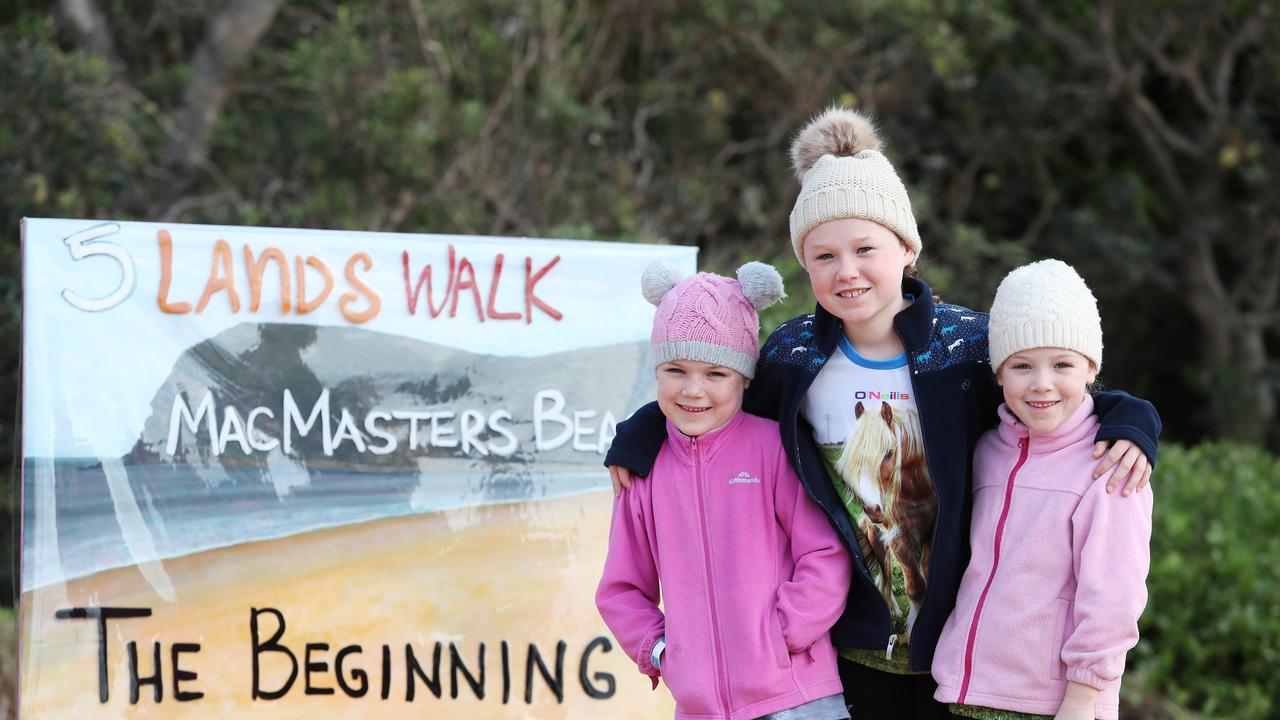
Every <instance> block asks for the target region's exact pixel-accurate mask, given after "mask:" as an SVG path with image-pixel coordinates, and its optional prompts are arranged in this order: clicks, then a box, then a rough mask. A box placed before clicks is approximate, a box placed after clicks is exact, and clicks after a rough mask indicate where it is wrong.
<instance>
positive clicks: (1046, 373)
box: [996, 347, 1098, 435]
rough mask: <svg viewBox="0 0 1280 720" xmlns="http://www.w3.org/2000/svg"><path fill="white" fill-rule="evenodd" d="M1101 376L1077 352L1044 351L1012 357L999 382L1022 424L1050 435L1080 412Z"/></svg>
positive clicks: (1006, 401)
mask: <svg viewBox="0 0 1280 720" xmlns="http://www.w3.org/2000/svg"><path fill="white" fill-rule="evenodd" d="M1097 375H1098V371H1097V369H1096V368H1095V367H1094V364H1093V361H1091V360H1089V359H1088V358H1086V357H1085V356H1084V355H1081V354H1080V353H1078V352H1076V351H1074V350H1066V349H1063V348H1053V347H1040V348H1032V349H1030V350H1021V351H1019V352H1016V353H1014V354H1012V355H1010V356H1009V357H1008V358H1007V359H1006V360H1005V361H1004V362H1003V363H1001V364H1000V371H999V372H997V373H996V382H997V383H998V384H999V385H1000V387H1001V388H1003V390H1004V401H1005V403H1006V404H1007V405H1008V406H1009V409H1010V410H1011V411H1013V414H1014V415H1017V416H1018V419H1019V420H1021V421H1022V424H1023V425H1026V426H1027V427H1028V428H1030V430H1031V431H1032V432H1034V433H1037V434H1040V435H1046V434H1049V433H1052V432H1053V431H1054V430H1057V429H1058V428H1059V427H1060V426H1061V425H1062V423H1064V422H1066V421H1067V418H1069V417H1071V415H1072V414H1073V413H1075V411H1076V410H1077V409H1079V407H1080V403H1082V402H1084V395H1085V393H1086V392H1088V386H1089V383H1091V382H1093V381H1094V378H1096V377H1097Z"/></svg>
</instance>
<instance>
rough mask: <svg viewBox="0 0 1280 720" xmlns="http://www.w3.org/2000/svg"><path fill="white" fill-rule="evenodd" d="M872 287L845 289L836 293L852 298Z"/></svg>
mask: <svg viewBox="0 0 1280 720" xmlns="http://www.w3.org/2000/svg"><path fill="white" fill-rule="evenodd" d="M870 289H871V288H862V289H861V290H845V291H844V292H838V293H836V295H839V296H840V297H842V298H845V299H848V300H852V299H853V298H856V297H858V296H860V295H863V294H865V293H866V292H867V291H868V290H870Z"/></svg>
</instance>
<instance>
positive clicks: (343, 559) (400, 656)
mask: <svg viewBox="0 0 1280 720" xmlns="http://www.w3.org/2000/svg"><path fill="white" fill-rule="evenodd" d="M611 501H612V498H611V495H610V493H609V492H607V491H604V492H592V493H587V494H582V495H577V496H573V497H565V498H558V499H554V500H546V501H541V502H526V503H514V504H507V505H487V506H481V507H472V508H463V509H459V510H452V511H447V512H440V513H431V514H424V515H416V516H410V517H399V518H392V519H387V520H379V521H374V522H369V523H364V524H360V525H353V526H346V527H340V528H334V529H329V530H321V531H315V532H310V533H305V534H301V535H295V536H291V537H286V538H282V539H277V540H269V541H264V542H255V543H247V544H243V545H238V546H234V547H229V548H222V549H218V550H211V551H206V552H200V553H196V554H193V555H188V556H185V557H181V558H177V559H171V560H166V561H164V562H163V563H157V564H155V565H154V566H153V567H152V568H150V569H148V571H147V576H146V577H144V574H143V572H141V571H140V570H139V568H137V567H127V568H121V569H117V570H110V571H106V572H101V573H98V574H96V575H92V576H89V577H85V578H81V579H78V580H74V581H71V582H68V583H65V584H59V585H54V586H50V587H45V588H41V589H38V590H35V591H31V592H27V593H24V595H23V597H22V615H23V617H22V623H23V637H24V638H35V641H34V642H30V643H27V644H26V646H24V647H23V649H22V654H23V657H22V663H23V666H22V667H23V680H22V695H21V710H22V715H23V716H24V717H39V718H76V719H77V720H79V719H81V718H86V717H94V718H112V717H165V718H170V717H172V718H211V717H218V718H231V717H270V718H307V719H308V720H314V719H316V718H330V717H367V718H383V717H386V718H403V717H408V716H417V717H440V718H455V717H456V718H522V717H528V718H558V717H565V718H601V717H610V718H655V717H671V716H672V714H673V705H672V702H671V698H670V695H669V693H668V692H667V691H666V689H665V687H660V688H659V689H658V690H657V691H651V690H650V689H649V682H648V679H647V678H645V677H644V676H642V675H640V674H639V673H638V672H636V670H635V667H634V665H633V663H632V662H631V661H630V660H629V659H628V658H627V657H626V656H625V655H624V654H623V653H622V651H621V650H620V648H618V646H617V644H616V643H614V642H613V641H612V638H611V637H609V634H608V631H607V630H606V629H605V627H604V623H603V622H602V621H601V620H600V617H599V614H598V613H597V612H596V609H595V605H594V603H593V596H594V593H595V586H596V581H597V579H598V575H599V571H600V568H601V567H602V565H603V562H604V555H605V550H606V548H605V538H607V537H608V526H609V518H610V506H611ZM157 573H160V574H162V575H163V576H167V578H168V580H169V581H170V583H171V585H172V587H173V590H174V593H175V595H176V602H166V601H165V600H163V599H162V598H161V596H160V595H159V594H158V593H157V591H156V590H155V589H153V586H152V582H153V581H154V580H155V578H156V577H157ZM147 577H150V578H151V580H148V579H147ZM73 606H76V607H87V606H111V607H143V608H151V610H152V611H153V614H152V615H151V616H150V617H145V618H135V619H124V620H113V621H111V623H110V625H109V626H108V658H107V669H108V672H109V677H110V682H109V686H108V690H109V695H110V698H109V701H108V702H107V703H106V704H102V703H100V702H99V697H98V692H99V688H98V650H99V642H98V627H97V623H96V621H94V620H69V619H55V618H54V614H55V612H56V611H57V610H59V609H63V608H68V607H73ZM253 608H257V609H259V610H261V609H264V608H274V609H276V610H278V611H279V613H280V615H282V616H283V617H284V619H285V621H286V623H287V626H286V629H285V631H284V634H283V635H282V636H281V637H280V638H279V641H278V642H279V644H280V645H283V646H285V647H287V648H288V649H289V650H290V651H292V652H293V654H294V656H295V657H296V660H297V664H298V675H297V677H296V678H295V679H294V681H293V683H292V686H291V687H290V688H289V689H288V691H287V692H285V693H284V695H283V696H282V697H281V698H280V699H275V700H267V699H262V698H259V699H258V700H256V701H255V700H254V699H253V697H252V692H253V675H252V669H253V659H254V653H253V642H252V638H251V633H250V617H251V610H252V609H253ZM276 617H277V616H276V615H275V614H272V613H261V614H259V616H258V623H259V642H260V643H262V644H266V643H267V642H268V641H269V640H270V639H271V637H272V636H273V635H275V633H276V632H277V630H278V628H279V623H278V621H277V619H276ZM601 636H604V637H609V640H610V643H611V646H612V649H611V650H610V651H608V652H605V651H603V648H602V647H600V646H599V645H597V646H596V647H595V648H594V650H592V651H591V652H590V653H589V654H587V655H586V659H585V669H586V675H587V678H588V680H589V681H590V682H589V684H590V685H592V686H594V687H595V688H596V689H598V690H599V691H607V690H608V681H607V679H605V678H603V677H602V676H600V675H599V674H601V673H607V674H609V675H612V676H613V678H614V681H615V682H616V691H615V693H614V694H613V696H612V697H610V698H608V699H606V700H599V699H593V698H591V697H589V695H588V692H587V691H586V690H585V689H584V686H583V683H582V682H581V680H580V677H579V676H580V670H581V669H582V667H583V666H584V660H583V656H584V651H586V650H587V649H588V646H589V645H590V644H591V642H592V641H593V640H594V639H595V638H597V637H601ZM504 640H505V641H506V642H507V645H508V657H509V660H508V663H507V664H506V667H507V669H508V671H509V697H508V699H507V702H506V704H503V694H504V692H503V690H504V688H503V685H504V683H503V675H504V673H503V662H502V655H501V642H502V641H504ZM129 641H136V642H137V647H138V655H139V660H138V664H139V666H140V673H139V674H140V675H142V676H144V677H146V676H149V675H152V674H153V672H154V667H155V666H154V660H153V656H152V647H153V645H152V644H153V643H154V642H156V641H159V642H160V643H161V648H162V649H161V667H162V681H163V698H162V700H161V702H160V703H158V704H157V703H156V702H155V701H154V698H153V692H154V690H153V685H143V686H142V687H141V697H140V700H139V701H138V703H137V704H136V705H132V704H130V702H129V700H130V674H129V658H128V653H127V652H126V643H127V642H129ZM558 641H564V642H565V647H566V649H565V653H564V666H563V696H564V700H563V702H562V703H558V702H557V700H556V697H555V695H554V694H553V692H552V690H551V688H550V686H549V684H548V683H547V682H546V681H545V680H544V679H543V676H542V674H541V672H539V670H538V669H536V666H535V669H534V671H533V675H532V678H533V682H532V703H531V704H527V703H526V702H525V693H526V682H525V681H526V665H527V663H526V658H527V653H528V648H529V645H530V643H532V644H533V645H534V646H536V648H537V650H538V652H539V653H540V655H541V657H542V658H543V660H544V662H545V664H546V667H547V668H548V670H549V671H550V672H552V673H554V669H555V659H556V647H557V642H558ZM183 642H186V643H199V644H200V650H199V651H198V652H193V653H191V652H189V653H184V654H182V655H181V659H180V661H179V664H180V666H181V668H182V669H183V670H184V671H188V672H194V673H196V674H197V677H196V678H195V679H187V680H183V681H182V682H181V689H182V690H183V691H184V692H203V693H204V696H203V697H202V698H200V699H197V700H192V701H187V702H179V701H177V700H176V699H175V697H174V687H173V677H172V673H173V670H172V662H171V654H170V653H171V646H172V644H173V643H183ZM437 642H439V643H441V648H442V651H441V655H442V657H441V663H440V670H439V673H438V675H436V673H435V672H434V671H433V667H432V654H433V650H434V648H435V646H436V643H437ZM308 643H327V644H328V648H327V649H323V650H322V649H320V648H316V647H313V650H312V655H311V662H312V663H313V664H323V665H324V666H325V669H324V670H319V669H318V668H317V669H316V671H313V672H312V673H310V683H311V686H312V687H313V688H323V689H332V690H333V691H334V693H333V694H328V695H308V694H306V681H307V673H306V670H305V665H306V657H305V655H306V646H307V644H308ZM450 643H452V644H453V645H454V646H455V647H456V649H457V654H458V656H459V658H460V659H461V661H462V664H463V665H464V666H465V668H466V670H467V671H468V672H469V673H470V674H471V675H472V676H474V677H475V678H476V679H477V680H478V679H479V675H480V663H479V652H480V645H481V643H483V644H484V646H485V662H484V673H485V675H484V683H483V687H484V699H483V700H481V699H478V698H477V697H476V694H475V692H474V691H473V690H472V688H471V686H470V685H469V684H468V682H467V679H466V675H465V674H463V673H462V672H458V673H457V674H456V675H457V677H456V690H457V697H456V699H454V698H452V697H451V694H452V692H453V690H454V688H455V682H454V679H453V677H452V675H453V673H451V672H450V670H451V662H450ZM384 644H385V645H387V646H389V647H390V653H389V657H390V669H391V671H390V673H389V681H388V695H389V697H388V699H385V700H384V699H382V697H381V694H382V689H383V683H384V680H383V677H384V673H383V670H382V664H383V662H382V660H383V658H382V653H383V650H382V647H383V645H384ZM406 644H409V645H411V646H412V648H413V654H414V656H415V658H416V660H417V662H418V664H419V665H420V666H421V667H422V669H423V671H424V672H425V673H426V674H427V675H428V676H433V675H436V679H438V680H439V683H440V690H441V697H440V698H439V699H437V698H436V697H435V696H434V695H433V694H432V691H431V689H430V688H429V687H428V684H427V683H426V682H424V681H423V680H422V679H421V678H417V679H416V680H415V682H414V687H415V698H414V700H413V701H412V702H408V701H406V699H405V696H406V687H407V680H406V678H407V675H408V674H409V673H410V670H409V669H408V668H407V664H406V659H405V645H406ZM349 645H360V646H361V648H362V649H361V651H359V652H358V653H357V652H354V651H353V652H349V653H348V654H347V655H346V656H345V658H344V660H343V670H342V677H343V680H344V681H345V682H346V684H347V686H348V687H350V688H351V689H353V690H358V689H359V687H360V685H361V683H360V682H359V679H358V677H357V674H356V673H355V671H356V670H357V669H358V670H362V671H364V673H366V674H367V691H366V694H364V695H363V696H362V697H356V698H353V697H349V696H348V695H347V694H346V693H345V692H344V691H343V689H342V688H341V687H340V685H339V683H338V681H337V675H336V674H335V661H336V658H337V655H338V653H339V651H341V650H342V649H343V648H344V647H345V646H349ZM258 657H259V660H260V663H261V677H260V679H259V689H260V690H262V691H266V692H272V691H280V690H282V689H283V688H284V686H285V683H286V681H287V680H288V677H289V674H290V662H289V659H288V657H287V656H285V655H284V654H283V653H280V652H262V653H260V654H259V656H258Z"/></svg>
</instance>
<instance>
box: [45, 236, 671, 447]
mask: <svg viewBox="0 0 1280 720" xmlns="http://www.w3.org/2000/svg"><path fill="white" fill-rule="evenodd" d="M101 224H102V223H101V222H100V221H92V220H52V219H28V220H26V221H24V226H23V252H24V261H23V273H24V275H23V278H24V294H23V342H24V344H23V383H22V384H23V396H24V401H23V403H24V412H23V455H24V456H25V457H118V456H120V455H122V454H124V453H126V452H128V450H129V449H130V448H131V447H132V445H133V442H134V441H135V440H136V439H137V437H138V433H139V431H140V429H141V427H142V425H143V422H144V421H145V420H146V418H147V416H148V415H149V414H150V413H151V406H150V403H151V400H152V397H153V395H154V393H155V391H156V388H157V387H159V386H160V384H161V383H162V382H164V380H165V378H166V377H168V375H169V373H170V372H171V371H172V370H173V367H174V364H175V362H176V361H177V360H178V358H179V356H180V355H181V354H182V353H183V352H184V351H185V350H187V349H188V348H190V347H192V346H193V345H196V344H197V343H199V342H201V341H203V340H205V339H207V338H210V337H213V336H215V335H217V334H218V333H220V332H222V331H224V330H226V329H228V328H230V327H232V326H235V325H238V324H240V323H244V322H264V323H265V322H286V323H302V324H312V325H333V326H348V327H362V328H364V329H368V330H374V331H378V332H385V333H390V334H395V335H403V336H407V337H412V338H415V339H419V340H423V341H426V342H431V343H437V344H440V345H446V346H450V347H455V348H460V349H465V350H468V351H470V352H474V353H483V354H493V355H506V356H524V357H533V356H539V355H546V354H549V353H554V352H561V351H565V350H571V349H574V348H581V347H597V346H602V345H611V344H615V343H624V342H635V341H638V340H647V338H648V336H649V330H650V326H651V322H652V318H653V306H652V305H649V303H647V302H646V301H645V300H644V299H643V298H642V297H641V296H640V291H639V277H640V274H641V272H642V271H643V270H644V268H645V267H646V266H647V265H648V264H649V263H651V262H653V261H654V260H659V259H665V260H669V261H671V262H672V263H674V264H675V265H676V266H677V267H678V268H680V270H681V271H682V273H684V274H688V273H692V272H693V271H694V269H695V257H696V249H695V248H689V247H682V246H669V245H642V244H628V243H605V242H585V241H574V240H534V239H525V238H504V237H479V236H462V235H426V234H398V233H374V232H346V231H324V230H299V229H278V228H247V227H229V226H213V225H181V224H161V223H141V222H119V223H116V224H115V226H108V227H107V228H105V229H104V230H103V231H102V232H104V233H109V234H105V235H103V236H102V237H98V238H96V239H95V241H94V242H91V243H86V244H81V245H80V246H79V248H80V252H83V251H84V250H86V249H88V250H96V251H98V252H97V254H87V255H82V257H81V258H80V259H76V258H75V257H73V254H74V252H73V251H75V248H74V247H73V246H74V245H75V243H74V242H73V243H71V244H68V243H67V242H66V239H67V238H69V237H73V236H75V235H76V234H77V233H83V232H84V231H85V230H87V229H89V228H93V227H95V226H98V225H101ZM117 228H118V229H117ZM160 230H167V231H168V232H169V233H170V235H171V236H172V240H173V245H172V247H173V254H172V263H171V269H172V270H171V283H170V288H169V292H168V296H167V298H166V299H167V301H168V302H170V303H178V302H186V303H190V304H191V305H192V306H195V305H196V304H197V302H198V301H199V299H200V297H201V294H202V291H203V290H204V288H205V284H206V281H207V280H208V279H209V278H210V273H211V270H212V268H213V251H214V247H215V244H216V243H217V242H218V241H219V240H225V241H227V243H228V244H229V245H230V248H231V259H232V276H233V278H234V283H235V289H236V291H237V293H238V295H239V299H240V309H239V312H236V313H233V312H232V311H231V309H230V304H229V302H228V298H227V294H226V293H225V292H220V293H216V294H214V295H213V296H212V298H211V299H210V301H209V303H208V305H207V307H206V308H205V309H204V311H203V312H201V313H199V314H196V313H194V312H189V313H186V314H166V313H164V312H162V311H161V310H160V308H159V304H158V294H159V291H160V285H161V279H162V268H161V253H160V245H159V242H158V240H157V234H158V232H159V231H160ZM246 245H248V246H249V247H250V248H251V249H252V251H253V253H254V254H255V256H257V255H259V254H261V253H262V252H263V251H264V250H265V249H267V248H268V247H274V248H278V249H280V250H281V251H282V252H283V253H284V254H285V256H287V257H288V258H289V259H290V261H291V266H292V260H293V258H294V256H302V257H304V258H305V257H306V256H314V257H316V258H318V259H319V260H320V261H322V262H323V263H324V264H325V265H327V266H328V268H329V270H330V272H331V273H332V275H333V278H334V289H333V291H332V294H331V295H330V297H329V298H328V300H327V301H326V302H325V303H324V304H323V305H322V306H321V307H319V308H318V309H317V310H315V311H314V312H311V313H309V314H306V315H298V314H297V313H296V308H295V311H291V312H290V313H289V314H283V313H282V312H281V308H280V285H279V281H278V280H277V279H276V278H277V277H278V271H277V269H276V265H275V264H274V263H272V264H271V265H269V266H268V270H267V273H266V275H265V279H264V281H263V285H262V288H263V290H262V302H261V306H260V308H259V310H258V311H257V312H251V311H250V309H249V299H250V298H249V285H248V280H247V274H246V267H245V259H244V247H245V246H246ZM450 245H452V246H453V247H454V249H455V252H456V254H457V260H458V262H459V263H460V262H461V260H462V258H464V257H465V258H467V259H468V260H469V261H470V262H471V264H472V265H473V267H474V269H475V276H476V283H477V285H478V290H479V295H480V300H481V304H482V305H486V306H487V305H488V301H489V293H490V286H491V284H492V277H493V269H494V262H495V258H496V256H497V255H498V254H499V253H501V254H502V255H503V256H504V263H503V268H502V273H501V278H500V281H499V283H498V289H497V291H496V293H495V294H494V297H493V301H494V302H493V307H494V308H495V309H496V310H498V311H499V312H506V313H516V312H518V313H520V314H521V315H522V316H523V315H524V314H525V259H526V257H527V258H529V259H530V263H531V267H532V270H533V272H534V273H536V272H538V270H539V269H541V268H543V267H545V266H546V265H547V264H548V263H550V262H551V260H552V259H553V258H555V257H556V256H559V257H560V261H559V262H558V263H557V264H556V265H555V266H554V267H552V268H551V269H550V270H549V271H548V272H547V273H546V274H545V275H544V277H543V278H542V279H541V280H540V281H538V283H537V284H536V287H535V290H536V295H537V297H539V298H541V299H542V300H543V301H544V302H545V303H547V304H548V305H550V306H551V307H553V308H555V309H557V310H558V311H559V312H561V313H563V318H562V319H561V320H559V321H557V320H554V319H553V318H552V317H551V316H550V315H548V314H547V313H545V312H543V311H542V310H540V309H538V308H537V307H534V308H533V310H532V313H531V316H532V322H526V320H525V319H524V318H523V317H522V318H521V319H519V320H493V319H485V320H483V321H482V320H481V319H480V318H479V317H478V315H477V311H476V307H475V301H474V300H473V298H472V294H471V292H470V291H465V290H464V291H462V292H461V294H460V297H459V300H458V303H457V310H456V314H455V315H454V316H453V317H449V312H450V311H449V309H448V308H446V309H445V310H444V311H443V312H442V313H441V314H440V315H439V316H438V317H435V318H432V317H431V316H430V314H429V312H428V311H427V309H426V302H425V298H419V301H418V310H417V312H416V314H410V313H409V311H408V307H407V302H406V296H405V279H404V265H403V261H402V253H403V252H405V251H408V253H409V256H410V278H411V281H412V282H413V283H415V284H416V282H417V280H418V276H419V273H420V272H421V271H422V269H423V268H424V267H425V266H426V265H427V264H430V265H431V266H432V270H433V283H432V285H433V290H434V292H435V297H434V301H435V304H436V307H439V306H440V303H441V301H442V298H443V296H444V295H443V290H444V287H445V285H446V284H447V276H446V273H447V270H448V248H449V246H450ZM359 252H365V253H368V255H369V258H370V259H371V260H372V267H371V268H370V269H368V270H365V269H364V267H363V266H360V265H357V267H356V272H357V274H358V277H359V278H360V279H361V280H362V281H363V282H364V283H365V284H366V285H368V286H370V287H371V288H373V289H374V290H375V291H376V292H377V294H378V295H379V297H380V299H381V310H380V312H379V313H378V315H377V316H376V317H374V318H373V319H371V320H369V321H368V322H365V323H362V324H360V325H353V324H352V323H351V322H350V321H349V320H347V319H346V318H345V317H344V316H343V314H342V312H341V311H340V309H339V298H340V296H341V295H342V294H343V293H346V292H350V291H352V287H351V284H350V283H349V282H348V281H347V279H346V278H345V277H344V272H345V267H346V265H347V262H348V259H349V258H350V257H351V256H352V255H354V254H356V253H359ZM130 269H131V270H132V274H133V284H132V291H131V292H126V291H128V290H129V288H128V286H127V285H126V286H125V287H124V288H123V289H121V281H122V278H125V277H126V276H127V274H128V272H129V270H130ZM292 271H293V268H292V267H291V274H292ZM320 282H321V276H320V275H319V274H318V273H315V272H314V271H308V274H307V283H308V295H313V294H314V293H315V292H316V286H317V284H319V283H320ZM292 283H293V285H292V287H291V290H292V291H293V293H296V291H297V288H296V279H293V280H292ZM422 292H423V293H425V288H424V289H423V291H422ZM113 295H114V296H115V297H123V300H122V301H121V302H119V303H118V304H114V305H113V306H112V307H109V308H106V309H102V310H98V311H88V310H85V309H81V308H80V307H77V306H76V302H78V303H79V305H80V306H81V307H84V306H88V305H92V303H93V301H94V300H97V299H99V298H103V297H107V298H111V297H112V296H113ZM68 296H70V298H71V300H68ZM76 298H80V300H79V301H76ZM294 301H295V304H296V297H295V298H294ZM368 306H369V305H368V303H367V301H366V299H365V298H364V297H360V298H358V299H356V301H355V302H354V303H353V304H352V305H351V306H350V307H349V308H348V309H349V311H350V310H355V311H361V310H365V309H366V308H368ZM602 371H607V369H604V368H602Z"/></svg>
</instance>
